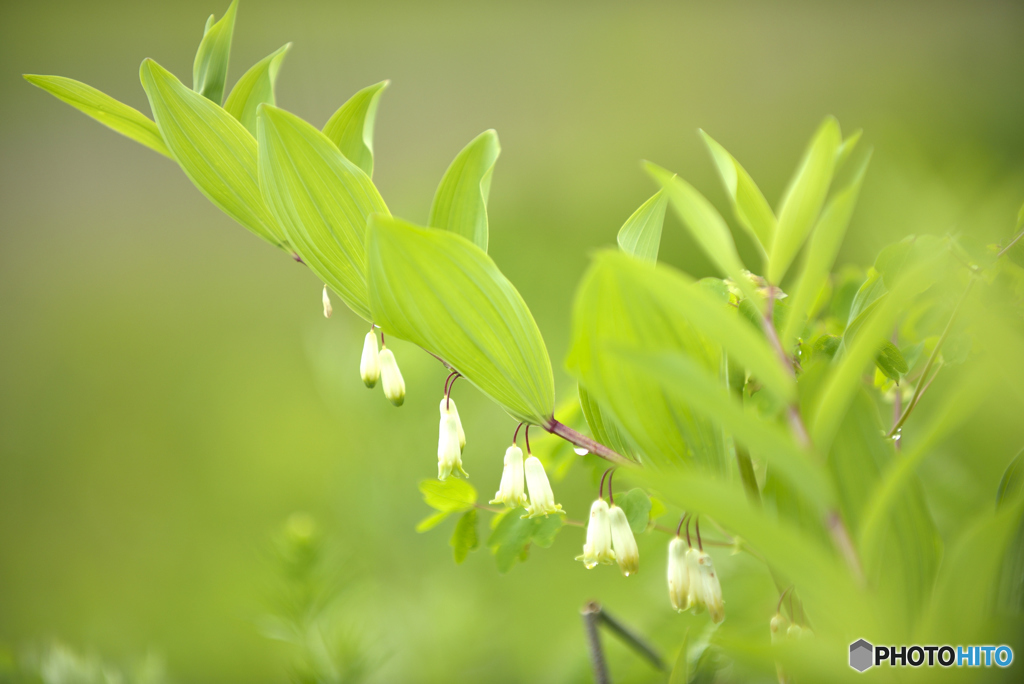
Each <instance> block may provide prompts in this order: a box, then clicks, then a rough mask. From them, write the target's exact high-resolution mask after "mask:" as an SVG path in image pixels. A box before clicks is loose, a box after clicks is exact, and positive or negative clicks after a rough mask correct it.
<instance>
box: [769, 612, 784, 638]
mask: <svg viewBox="0 0 1024 684" xmlns="http://www.w3.org/2000/svg"><path fill="white" fill-rule="evenodd" d="M785 627H786V618H784V617H783V616H782V615H781V614H780V613H776V614H775V617H773V618H772V621H771V623H769V626H768V628H769V629H770V630H771V633H772V643H773V644H778V643H780V642H781V641H782V639H783V637H785V636H786V629H785Z"/></svg>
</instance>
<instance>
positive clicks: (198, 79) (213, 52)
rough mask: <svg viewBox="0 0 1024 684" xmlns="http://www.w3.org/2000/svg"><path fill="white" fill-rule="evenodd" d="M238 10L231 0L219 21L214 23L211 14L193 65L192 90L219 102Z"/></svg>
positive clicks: (234, 2)
mask: <svg viewBox="0 0 1024 684" xmlns="http://www.w3.org/2000/svg"><path fill="white" fill-rule="evenodd" d="M237 9H238V0H231V5H230V6H228V11H227V12H225V13H224V16H223V17H221V18H220V21H218V22H213V15H210V18H209V19H208V20H207V21H206V29H205V31H204V32H203V40H202V41H201V42H200V43H199V49H198V50H197V51H196V59H195V62H194V63H193V65H192V90H194V91H196V92H197V93H199V94H200V95H202V96H203V97H205V98H207V99H209V100H211V101H213V102H214V103H216V104H218V105H219V104H220V103H221V102H223V101H224V86H225V84H226V83H227V80H228V60H229V58H230V57H231V38H232V36H233V35H234V33H235V12H236V10H237Z"/></svg>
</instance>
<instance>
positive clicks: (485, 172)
mask: <svg viewBox="0 0 1024 684" xmlns="http://www.w3.org/2000/svg"><path fill="white" fill-rule="evenodd" d="M499 154H501V146H500V145H499V144H498V134H497V133H496V132H494V131H493V130H487V131H484V132H483V133H481V134H480V135H478V136H477V137H475V138H473V140H471V141H470V143H469V144H468V145H466V146H465V147H463V148H462V151H461V152H459V153H458V154H457V155H456V156H455V159H454V160H453V161H452V163H451V165H450V166H449V167H448V170H447V171H445V172H444V176H443V177H442V178H441V183H440V185H438V186H437V192H435V193H434V202H433V204H431V206H430V220H429V221H428V225H429V226H430V227H431V228H441V229H442V230H450V231H451V232H453V233H456V234H457V235H461V236H462V237H464V238H466V239H467V240H469V241H470V242H472V243H473V244H475V245H476V246H477V247H479V248H480V249H482V250H483V251H485V252H486V251H487V230H488V228H487V197H488V195H490V192H491V175H492V174H493V172H494V164H495V162H496V161H497V160H498V155H499Z"/></svg>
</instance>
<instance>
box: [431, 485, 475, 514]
mask: <svg viewBox="0 0 1024 684" xmlns="http://www.w3.org/2000/svg"><path fill="white" fill-rule="evenodd" d="M419 488H420V493H421V494H423V501H424V502H425V503H426V504H427V505H428V506H430V507H431V508H433V509H436V510H438V511H443V512H445V513H457V512H459V511H465V510H467V509H470V508H472V507H473V504H475V503H476V496H477V495H476V490H475V489H474V488H473V485H471V484H469V483H468V482H466V481H465V480H462V479H458V478H454V477H451V478H448V479H447V480H445V481H444V482H441V481H440V480H421V481H420V484H419Z"/></svg>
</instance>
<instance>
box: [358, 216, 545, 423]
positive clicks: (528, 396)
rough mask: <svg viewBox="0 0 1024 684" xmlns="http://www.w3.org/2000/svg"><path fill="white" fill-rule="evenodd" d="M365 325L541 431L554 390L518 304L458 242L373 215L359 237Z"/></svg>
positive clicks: (495, 274) (489, 266)
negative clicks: (365, 284) (366, 288)
mask: <svg viewBox="0 0 1024 684" xmlns="http://www.w3.org/2000/svg"><path fill="white" fill-rule="evenodd" d="M366 251H367V273H368V278H369V283H370V309H371V311H372V312H373V321H374V322H375V323H376V324H377V325H379V326H381V328H382V329H383V330H384V332H386V333H387V334H389V335H395V336H397V337H399V338H402V339H406V340H409V341H410V342H413V343H415V344H418V345H419V346H421V347H423V348H424V349H426V350H427V351H429V352H431V353H433V354H436V355H437V356H440V357H441V358H443V359H444V360H445V361H446V362H448V363H449V364H450V365H451V366H452V367H453V368H454V369H455V370H457V371H459V373H461V374H462V375H463V376H464V377H465V378H466V380H468V381H469V382H471V383H472V384H473V385H475V386H476V387H477V388H478V389H479V390H480V391H482V392H483V393H484V394H486V395H487V396H489V397H490V398H491V399H493V400H494V401H495V402H497V403H498V404H500V405H501V406H503V407H504V408H505V410H506V411H508V412H509V414H511V415H512V416H513V417H514V418H516V419H517V420H520V421H523V422H526V423H531V424H533V425H546V424H547V423H548V421H550V419H551V415H552V411H553V409H554V405H555V383H554V377H553V374H552V370H551V359H550V358H549V357H548V350H547V347H545V346H544V339H543V337H541V334H540V330H539V329H538V328H537V323H536V321H534V320H533V315H532V314H531V313H530V310H529V308H527V306H526V302H524V301H523V298H522V297H521V296H520V295H519V292H517V291H516V289H515V287H513V285H512V283H510V282H509V280H508V279H507V278H506V277H505V276H504V275H502V273H501V271H499V270H498V267H497V266H496V265H495V263H494V261H492V260H491V258H490V257H489V256H487V254H486V253H484V251H483V250H482V249H480V248H479V247H477V246H476V245H474V244H473V243H472V242H470V241H469V240H467V239H465V238H463V237H462V236H461V235H456V234H455V233H451V232H448V231H445V230H437V229H434V228H420V227H417V226H414V225H412V224H410V223H406V222H404V221H399V220H396V219H392V218H390V217H386V216H381V215H375V216H373V217H371V219H370V222H369V231H368V235H367V248H366Z"/></svg>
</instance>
